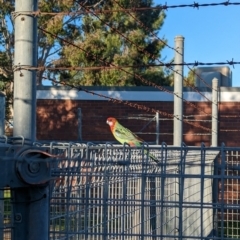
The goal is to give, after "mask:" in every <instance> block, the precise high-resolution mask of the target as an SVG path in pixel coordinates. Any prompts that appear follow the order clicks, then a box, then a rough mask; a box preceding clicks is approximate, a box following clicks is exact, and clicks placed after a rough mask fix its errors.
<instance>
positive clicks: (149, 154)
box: [144, 150, 159, 163]
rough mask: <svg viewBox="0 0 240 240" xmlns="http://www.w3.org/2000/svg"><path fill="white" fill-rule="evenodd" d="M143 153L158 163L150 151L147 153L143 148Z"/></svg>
mask: <svg viewBox="0 0 240 240" xmlns="http://www.w3.org/2000/svg"><path fill="white" fill-rule="evenodd" d="M144 153H145V154H146V155H148V156H149V157H150V158H151V160H153V161H154V162H156V163H159V160H158V159H157V158H156V157H155V156H153V155H152V154H151V153H149V152H148V151H147V150H144Z"/></svg>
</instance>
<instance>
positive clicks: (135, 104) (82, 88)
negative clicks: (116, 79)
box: [43, 76, 214, 132]
mask: <svg viewBox="0 0 240 240" xmlns="http://www.w3.org/2000/svg"><path fill="white" fill-rule="evenodd" d="M43 78H44V79H47V80H49V81H51V82H53V83H55V84H61V85H63V86H67V87H69V88H71V89H76V90H78V91H84V92H86V93H89V94H92V95H95V96H98V97H101V98H104V99H107V100H108V101H110V102H112V103H117V104H124V105H127V106H129V107H132V108H135V109H138V110H143V111H145V112H152V113H159V114H160V115H162V116H165V117H168V118H176V119H178V120H179V121H182V122H184V123H187V124H189V125H191V126H194V127H197V128H201V129H203V130H205V131H208V132H214V131H212V130H211V129H210V128H207V127H204V126H202V125H200V124H198V123H193V122H190V121H188V120H186V119H182V120H181V119H180V118H179V117H178V116H176V115H174V114H171V113H167V112H165V111H161V110H158V109H155V108H151V107H147V106H145V105H143V104H138V103H132V102H129V101H126V100H121V99H116V98H112V97H109V96H105V95H103V94H100V93H96V92H93V91H91V90H88V89H86V88H84V87H82V86H75V85H73V84H70V83H66V82H65V81H57V80H55V79H52V78H49V77H45V76H43Z"/></svg>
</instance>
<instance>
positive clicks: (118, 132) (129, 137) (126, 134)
mask: <svg viewBox="0 0 240 240" xmlns="http://www.w3.org/2000/svg"><path fill="white" fill-rule="evenodd" d="M111 131H112V134H113V136H114V137H115V138H116V140H117V141H118V142H120V143H121V144H124V143H127V144H129V145H130V146H131V147H140V146H141V145H142V144H143V142H144V140H143V139H141V138H140V137H138V136H137V135H136V134H134V133H133V132H131V131H130V130H129V129H127V128H125V127H124V126H122V125H121V124H120V123H119V122H118V121H116V123H115V125H114V126H113V127H112V128H111ZM144 153H145V154H147V155H149V157H150V158H151V159H152V160H153V161H155V162H156V163H158V162H159V161H158V159H157V158H156V157H154V156H153V155H152V154H151V153H148V151H147V150H144Z"/></svg>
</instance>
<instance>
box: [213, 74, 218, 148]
mask: <svg viewBox="0 0 240 240" xmlns="http://www.w3.org/2000/svg"><path fill="white" fill-rule="evenodd" d="M217 146H218V79H217V78H214V79H213V80H212V147H217Z"/></svg>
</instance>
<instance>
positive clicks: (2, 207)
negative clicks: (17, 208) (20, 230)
mask: <svg viewBox="0 0 240 240" xmlns="http://www.w3.org/2000/svg"><path fill="white" fill-rule="evenodd" d="M11 233H12V206H11V193H10V189H7V188H6V189H0V239H4V240H11V237H12V234H11Z"/></svg>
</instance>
